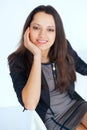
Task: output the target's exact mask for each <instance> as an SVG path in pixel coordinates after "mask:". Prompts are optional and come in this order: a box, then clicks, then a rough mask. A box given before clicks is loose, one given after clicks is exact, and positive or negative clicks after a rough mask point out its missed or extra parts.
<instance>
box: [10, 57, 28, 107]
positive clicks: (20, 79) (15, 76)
mask: <svg viewBox="0 0 87 130" xmlns="http://www.w3.org/2000/svg"><path fill="white" fill-rule="evenodd" d="M18 60H19V59H18ZM18 60H15V63H14V65H12V66H10V65H9V69H10V76H11V79H12V83H13V88H14V91H15V92H16V95H17V98H18V101H19V102H20V104H21V105H22V106H24V104H23V101H22V89H23V88H24V86H25V84H26V82H27V75H26V71H25V69H23V68H22V67H21V65H19V64H18ZM20 62H21V61H20Z"/></svg>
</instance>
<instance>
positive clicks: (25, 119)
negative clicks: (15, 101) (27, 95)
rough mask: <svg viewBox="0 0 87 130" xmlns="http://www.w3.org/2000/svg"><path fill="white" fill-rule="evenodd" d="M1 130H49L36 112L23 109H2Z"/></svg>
mask: <svg viewBox="0 0 87 130" xmlns="http://www.w3.org/2000/svg"><path fill="white" fill-rule="evenodd" d="M0 130H47V129H46V127H45V125H44V123H43V122H42V120H41V119H40V117H39V115H38V114H37V113H36V111H29V110H25V111H24V112H23V108H22V107H4V108H0Z"/></svg>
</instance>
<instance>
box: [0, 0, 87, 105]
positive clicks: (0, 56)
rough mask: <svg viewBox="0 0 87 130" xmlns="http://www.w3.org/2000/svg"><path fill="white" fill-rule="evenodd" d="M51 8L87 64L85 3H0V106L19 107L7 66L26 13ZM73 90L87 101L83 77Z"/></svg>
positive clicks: (11, 0) (52, 0)
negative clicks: (58, 15)
mask: <svg viewBox="0 0 87 130" xmlns="http://www.w3.org/2000/svg"><path fill="white" fill-rule="evenodd" d="M42 4H45V5H52V6H53V7H55V8H56V9H57V10H58V12H59V14H60V16H61V18H62V21H63V24H64V28H65V33H66V37H67V39H68V40H69V41H70V43H71V45H72V47H73V48H74V49H75V50H76V51H77V52H78V55H79V56H80V57H81V58H82V59H83V60H84V61H86V62H87V0H0V107H3V106H4V107H5V106H19V103H18V101H17V97H16V94H15V92H14V89H13V85H12V81H11V78H10V76H9V68H8V63H7V57H8V55H9V54H10V53H11V52H13V51H14V50H15V49H16V47H17V44H18V42H19V40H20V37H21V33H22V28H23V25H24V22H25V20H26V17H27V16H28V14H29V12H30V11H31V10H32V9H33V8H34V7H36V6H38V5H42ZM76 91H78V93H79V94H80V95H81V96H82V97H83V98H84V99H86V100H87V77H86V76H81V75H80V74H77V83H76Z"/></svg>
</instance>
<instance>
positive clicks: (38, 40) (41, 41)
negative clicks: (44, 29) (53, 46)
mask: <svg viewBox="0 0 87 130" xmlns="http://www.w3.org/2000/svg"><path fill="white" fill-rule="evenodd" d="M38 42H47V41H46V40H38Z"/></svg>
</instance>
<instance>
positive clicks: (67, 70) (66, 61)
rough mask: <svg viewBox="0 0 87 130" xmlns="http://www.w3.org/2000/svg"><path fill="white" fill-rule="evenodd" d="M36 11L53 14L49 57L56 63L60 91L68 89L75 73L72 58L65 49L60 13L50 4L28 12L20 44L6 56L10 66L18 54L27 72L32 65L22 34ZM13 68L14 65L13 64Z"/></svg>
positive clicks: (21, 64)
mask: <svg viewBox="0 0 87 130" xmlns="http://www.w3.org/2000/svg"><path fill="white" fill-rule="evenodd" d="M38 12H45V13H47V14H50V15H52V16H53V18H54V21H55V25H56V38H55V42H54V44H53V46H52V47H51V48H50V51H49V54H48V56H49V59H50V61H51V62H54V63H56V65H57V68H58V78H57V81H58V82H57V83H58V88H59V89H60V91H61V92H63V91H65V90H67V89H68V87H69V84H70V83H71V82H73V81H75V80H76V74H75V68H74V60H73V58H72V56H71V55H70V54H69V53H68V50H67V40H66V38H65V32H64V28H63V23H62V20H61V17H60V15H59V14H58V12H57V11H56V10H55V9H54V8H53V7H52V6H49V5H47V6H44V5H41V6H38V7H36V8H35V9H33V11H32V12H31V13H30V14H29V16H28V17H27V19H26V22H25V25H24V28H23V33H22V37H21V40H20V46H19V47H18V49H17V50H16V51H15V52H14V53H12V54H11V55H9V56H8V62H9V66H10V68H12V67H13V66H14V64H15V59H16V58H17V57H18V56H21V57H22V58H23V57H24V58H23V59H21V60H23V62H22V63H21V62H19V65H20V66H21V67H22V68H24V67H25V63H26V68H27V71H28V72H29V71H30V69H31V66H32V61H33V55H32V54H31V52H30V51H29V50H27V49H26V48H25V47H24V38H23V35H24V33H25V31H26V29H27V28H28V27H29V26H30V23H31V21H32V20H33V17H34V15H35V14H36V13H38ZM14 68H15V66H14Z"/></svg>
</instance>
